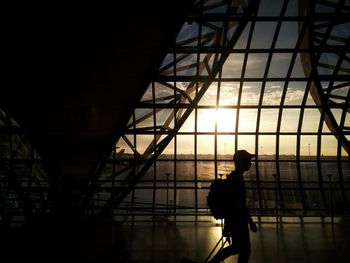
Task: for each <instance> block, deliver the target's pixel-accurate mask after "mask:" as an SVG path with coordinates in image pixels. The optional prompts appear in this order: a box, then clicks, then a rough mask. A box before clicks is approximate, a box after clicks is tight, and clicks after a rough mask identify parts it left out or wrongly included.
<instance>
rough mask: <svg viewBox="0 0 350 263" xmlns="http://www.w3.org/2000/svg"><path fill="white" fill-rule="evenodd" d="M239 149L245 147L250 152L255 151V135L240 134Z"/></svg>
mask: <svg viewBox="0 0 350 263" xmlns="http://www.w3.org/2000/svg"><path fill="white" fill-rule="evenodd" d="M237 146H238V150H240V149H244V150H247V151H248V152H250V153H255V136H254V135H239V136H238V141H237Z"/></svg>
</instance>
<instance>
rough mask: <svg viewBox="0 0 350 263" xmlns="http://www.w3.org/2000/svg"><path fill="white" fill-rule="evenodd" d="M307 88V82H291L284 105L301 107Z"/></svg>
mask: <svg viewBox="0 0 350 263" xmlns="http://www.w3.org/2000/svg"><path fill="white" fill-rule="evenodd" d="M305 87H306V83H305V82H296V81H295V82H293V81H291V82H289V84H288V89H287V93H286V97H285V99H284V104H285V105H301V103H302V101H303V98H304V94H305V89H306V88H305Z"/></svg>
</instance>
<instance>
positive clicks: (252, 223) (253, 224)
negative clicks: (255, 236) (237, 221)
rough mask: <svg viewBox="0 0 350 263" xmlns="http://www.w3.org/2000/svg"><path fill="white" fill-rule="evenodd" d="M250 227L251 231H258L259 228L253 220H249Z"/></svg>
mask: <svg viewBox="0 0 350 263" xmlns="http://www.w3.org/2000/svg"><path fill="white" fill-rule="evenodd" d="M249 228H250V231H252V232H256V231H258V228H257V226H256V224H255V223H254V222H253V221H251V222H249Z"/></svg>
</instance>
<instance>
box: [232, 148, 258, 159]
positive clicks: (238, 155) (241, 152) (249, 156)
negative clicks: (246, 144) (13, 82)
mask: <svg viewBox="0 0 350 263" xmlns="http://www.w3.org/2000/svg"><path fill="white" fill-rule="evenodd" d="M254 158H255V154H251V153H249V152H247V151H246V150H238V151H237V152H235V154H234V155H233V160H234V161H243V160H247V161H251V160H252V159H254Z"/></svg>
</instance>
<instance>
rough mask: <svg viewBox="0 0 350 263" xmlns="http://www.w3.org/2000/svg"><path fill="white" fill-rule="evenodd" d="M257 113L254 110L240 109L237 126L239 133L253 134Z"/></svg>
mask: <svg viewBox="0 0 350 263" xmlns="http://www.w3.org/2000/svg"><path fill="white" fill-rule="evenodd" d="M257 111H258V110H255V109H241V110H240V111H239V126H238V131H240V132H255V131H256V119H257Z"/></svg>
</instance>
